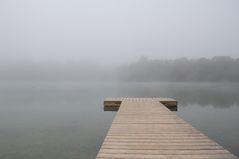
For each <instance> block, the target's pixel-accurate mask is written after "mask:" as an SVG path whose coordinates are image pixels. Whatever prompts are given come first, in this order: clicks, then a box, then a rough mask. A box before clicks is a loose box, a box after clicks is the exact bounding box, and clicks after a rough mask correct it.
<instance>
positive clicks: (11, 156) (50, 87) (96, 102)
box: [0, 82, 239, 159]
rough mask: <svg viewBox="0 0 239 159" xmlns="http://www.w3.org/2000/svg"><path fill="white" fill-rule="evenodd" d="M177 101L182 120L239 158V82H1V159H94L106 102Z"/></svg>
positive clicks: (107, 115)
mask: <svg viewBox="0 0 239 159" xmlns="http://www.w3.org/2000/svg"><path fill="white" fill-rule="evenodd" d="M122 96H123V97H124V96H127V97H156V96H158V97H172V98H175V99H177V100H178V102H179V108H178V112H177V113H178V115H179V116H181V117H182V118H183V119H184V120H186V121H188V122H189V123H191V124H192V125H193V126H195V127H196V128H197V129H199V130H200V131H202V132H203V133H205V134H206V135H208V136H209V137H210V138H211V139H213V140H215V141H217V142H218V143H220V144H221V145H222V146H223V147H225V148H226V149H228V150H230V151H231V152H233V153H234V154H236V155H237V156H238V155H239V84H237V83H200V84H197V83H71V82H61V83H60V82H59V83H54V82H48V83H44V82H38V83H0V159H93V158H95V156H96V154H97V152H98V150H99V148H100V145H101V143H102V142H103V140H104V137H105V135H106V133H107V131H108V129H109V127H110V125H111V122H112V120H113V118H114V115H115V112H104V111H103V100H104V98H105V97H122Z"/></svg>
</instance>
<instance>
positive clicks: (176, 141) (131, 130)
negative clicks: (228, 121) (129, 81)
mask: <svg viewBox="0 0 239 159" xmlns="http://www.w3.org/2000/svg"><path fill="white" fill-rule="evenodd" d="M162 103H163V104H162ZM104 105H105V108H106V107H107V108H112V107H113V108H117V109H118V108H119V110H118V112H117V115H116V116H115V119H114V121H113V123H112V125H111V128H110V129H109V131H108V134H107V136H106V138H105V140H104V142H103V144H102V146H101V149H100V151H99V153H98V155H97V159H189V158H190V159H237V157H236V156H234V155H233V154H232V153H230V152H229V151H227V150H225V149H224V148H223V147H222V146H220V145H219V144H217V143H216V142H214V141H212V140H211V139H209V138H208V137H207V136H206V135H204V134H202V133H201V132H200V131H198V130H197V129H195V128H194V127H192V126H191V125H190V124H188V123H187V122H185V121H184V120H183V119H181V118H180V117H178V116H177V114H176V113H175V112H173V111H170V110H169V109H170V108H174V109H175V107H177V101H176V100H174V99H171V98H111V99H106V100H105V102H104ZM168 108H169V109H168Z"/></svg>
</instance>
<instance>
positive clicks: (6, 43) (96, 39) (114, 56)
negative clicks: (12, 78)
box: [0, 0, 239, 69]
mask: <svg viewBox="0 0 239 159" xmlns="http://www.w3.org/2000/svg"><path fill="white" fill-rule="evenodd" d="M238 16H239V1H238V0H227V1H226V0H210V1H207V0H200V1H199V0H198V1H196V0H181V1H178V0H167V1H162V0H150V1H145V0H120V1H119V0H101V1H98V0H87V1H81V0H67V1H66V0H41V1H38V0H24V1H23V0H1V1H0V59H1V60H3V61H6V60H12V61H22V60H23V61H24V60H27V61H30V62H32V61H33V62H35V61H37V62H39V61H40V62H42V61H43V63H44V62H45V61H52V67H55V66H53V65H54V64H55V63H57V62H63V63H67V62H68V61H72V60H73V61H79V63H80V62H82V61H92V63H98V64H100V65H102V64H110V65H111V66H115V64H118V65H119V64H124V63H130V62H133V61H135V60H137V59H138V58H139V57H140V56H148V57H150V58H152V59H177V58H181V57H187V58H201V57H207V58H212V57H214V56H231V57H233V58H238V51H239V45H238V42H239V29H238V28H239V17H238ZM20 63H21V62H20ZM43 67H44V66H43ZM105 67H108V66H107V65H106V66H105ZM92 69H94V68H93V67H92Z"/></svg>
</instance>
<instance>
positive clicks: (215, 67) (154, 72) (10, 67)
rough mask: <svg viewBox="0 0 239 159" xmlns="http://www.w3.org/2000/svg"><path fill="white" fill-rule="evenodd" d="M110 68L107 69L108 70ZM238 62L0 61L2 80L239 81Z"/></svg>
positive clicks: (220, 58) (225, 59)
mask: <svg viewBox="0 0 239 159" xmlns="http://www.w3.org/2000/svg"><path fill="white" fill-rule="evenodd" d="M106 66H107V67H106ZM238 70H239V59H234V58H231V57H227V56H217V57H213V58H199V59H188V58H178V59H175V60H162V59H150V58H147V57H145V56H142V57H141V58H139V59H138V60H135V61H134V62H129V63H127V64H120V65H109V64H99V63H94V62H92V61H91V62H89V61H67V62H59V61H58V62H57V61H44V62H43V61H38V62H36V61H28V60H25V61H24V60H22V61H19V60H18V61H0V74H1V76H0V81H2V82H7V81H12V82H17V81H21V82H24V81H26V82H34V81H35V82H39V81H56V82H57V81H58V82H59V81H72V82H77V81H79V82H82V81H84V82H239V71H238Z"/></svg>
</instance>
